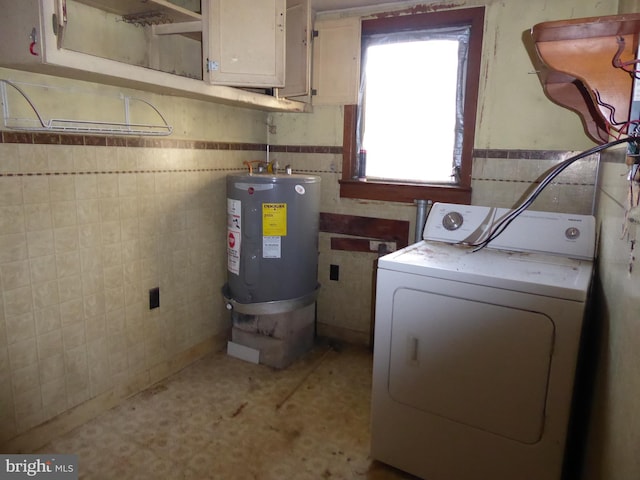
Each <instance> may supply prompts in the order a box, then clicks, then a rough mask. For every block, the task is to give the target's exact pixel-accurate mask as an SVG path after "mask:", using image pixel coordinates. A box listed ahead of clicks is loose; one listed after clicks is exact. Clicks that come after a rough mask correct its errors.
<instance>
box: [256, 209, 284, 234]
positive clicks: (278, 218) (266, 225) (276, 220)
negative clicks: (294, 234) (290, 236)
mask: <svg viewBox="0 0 640 480" xmlns="http://www.w3.org/2000/svg"><path fill="white" fill-rule="evenodd" d="M286 235H287V204H286V203H263V204H262V236H263V237H284V236H286Z"/></svg>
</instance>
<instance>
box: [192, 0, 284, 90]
mask: <svg viewBox="0 0 640 480" xmlns="http://www.w3.org/2000/svg"><path fill="white" fill-rule="evenodd" d="M285 1H286V0H259V1H256V0H209V1H206V0H205V1H203V2H202V8H203V18H205V19H206V20H208V26H207V27H206V28H204V29H203V30H204V31H203V42H204V44H205V45H204V48H203V51H204V52H205V63H204V65H205V68H204V69H205V72H204V74H205V78H207V79H208V81H209V82H210V83H213V84H217V85H233V86H241V87H283V86H284V77H285V17H286V11H285Z"/></svg>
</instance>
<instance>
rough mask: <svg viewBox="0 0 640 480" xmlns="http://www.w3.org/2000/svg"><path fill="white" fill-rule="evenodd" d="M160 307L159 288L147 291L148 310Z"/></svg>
mask: <svg viewBox="0 0 640 480" xmlns="http://www.w3.org/2000/svg"><path fill="white" fill-rule="evenodd" d="M158 307H160V287H155V288H152V289H151V290H149V310H153V309H154V308H158Z"/></svg>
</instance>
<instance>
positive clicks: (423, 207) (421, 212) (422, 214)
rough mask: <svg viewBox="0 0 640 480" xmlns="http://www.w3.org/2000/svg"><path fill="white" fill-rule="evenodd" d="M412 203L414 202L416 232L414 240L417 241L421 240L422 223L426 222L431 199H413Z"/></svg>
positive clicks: (431, 204) (431, 203)
mask: <svg viewBox="0 0 640 480" xmlns="http://www.w3.org/2000/svg"><path fill="white" fill-rule="evenodd" d="M413 203H415V204H416V232H415V236H414V241H415V242H416V243H417V242H419V241H420V240H422V230H424V224H425V223H426V221H427V217H428V216H429V212H430V211H431V207H432V206H433V201H431V200H414V201H413Z"/></svg>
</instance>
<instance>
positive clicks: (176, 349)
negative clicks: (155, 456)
mask: <svg viewBox="0 0 640 480" xmlns="http://www.w3.org/2000/svg"><path fill="white" fill-rule="evenodd" d="M1 138H2V140H3V141H2V142H1V143H0V425H1V428H0V446H2V444H3V442H6V441H8V440H9V439H12V438H14V437H16V436H19V435H20V434H24V433H25V432H27V431H28V430H29V429H30V428H32V427H34V426H36V425H39V424H41V423H42V422H45V421H47V420H49V419H51V418H53V417H55V416H56V415H58V414H60V413H62V412H66V411H69V410H71V409H74V407H77V406H79V405H82V404H83V403H84V402H86V401H87V400H89V399H99V398H103V399H104V401H105V402H106V403H109V402H112V401H114V399H117V398H121V397H124V396H127V395H128V394H131V393H134V392H136V391H138V390H139V389H141V388H144V387H145V386H147V385H148V384H150V383H152V382H154V381H157V380H158V379H160V378H163V377H164V376H166V375H167V374H168V373H171V372H172V371H173V370H175V369H177V368H180V367H181V366H183V365H184V364H186V363H188V362H189V361H192V360H193V358H192V357H197V355H198V354H201V353H202V352H204V351H206V350H210V349H211V348H213V347H214V344H215V343H216V340H220V338H218V337H221V338H224V337H225V335H226V328H227V322H228V320H227V318H228V316H227V315H226V314H224V312H225V310H224V306H223V304H222V298H221V295H219V290H220V287H221V286H222V283H223V281H224V278H225V275H226V255H225V251H226V250H225V248H226V243H225V237H226V231H225V228H224V226H225V225H226V211H225V209H224V205H225V198H226V194H225V176H226V174H227V173H228V172H229V171H235V170H238V166H241V165H242V161H243V160H248V159H252V158H253V157H255V150H256V149H257V148H258V147H256V146H255V145H252V144H242V145H229V144H219V143H214V142H190V141H169V140H153V139H152V140H144V139H134V138H131V139H125V138H105V137H91V136H86V137H83V136H65V135H62V136H59V135H34V136H32V135H31V134H24V135H23V134H14V133H9V132H2V137H1ZM34 142H35V143H34ZM259 149H260V150H262V149H263V146H260V147H259ZM154 287H159V288H160V308H158V309H154V310H150V309H149V297H148V290H149V289H151V288H154ZM14 447H15V445H14ZM14 451H15V448H14Z"/></svg>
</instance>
